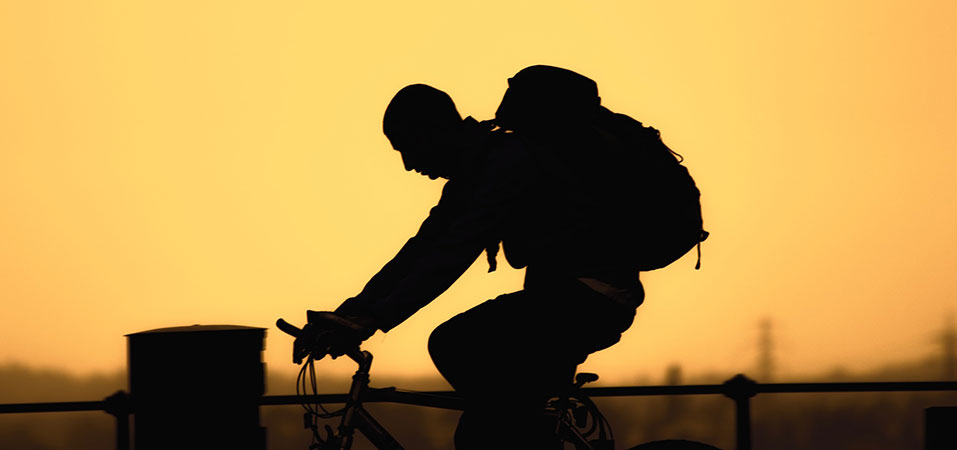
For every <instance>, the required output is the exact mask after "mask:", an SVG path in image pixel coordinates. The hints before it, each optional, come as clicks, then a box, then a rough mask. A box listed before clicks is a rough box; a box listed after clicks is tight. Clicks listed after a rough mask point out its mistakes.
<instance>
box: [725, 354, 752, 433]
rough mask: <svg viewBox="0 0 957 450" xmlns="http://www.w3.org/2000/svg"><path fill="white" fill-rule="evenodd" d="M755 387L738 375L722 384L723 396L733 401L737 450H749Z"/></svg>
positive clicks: (750, 380)
mask: <svg viewBox="0 0 957 450" xmlns="http://www.w3.org/2000/svg"><path fill="white" fill-rule="evenodd" d="M757 386H758V384H757V383H756V382H755V381H754V380H752V379H750V378H748V377H746V376H744V374H740V373H739V374H737V375H735V376H734V377H732V378H731V379H730V380H728V381H725V382H724V395H725V396H726V397H728V398H730V399H732V400H734V407H735V408H734V409H735V432H736V435H737V441H738V450H751V397H754V396H755V395H757V393H758V392H757Z"/></svg>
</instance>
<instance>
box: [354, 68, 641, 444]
mask: <svg viewBox="0 0 957 450" xmlns="http://www.w3.org/2000/svg"><path fill="white" fill-rule="evenodd" d="M492 128H493V126H492V125H491V124H489V123H480V122H478V121H476V120H474V119H472V118H471V117H468V118H465V119H462V117H461V115H460V114H459V113H458V111H457V109H456V107H455V104H454V103H453V101H452V99H451V98H450V97H449V96H448V95H447V94H446V93H444V92H442V91H440V90H438V89H435V88H433V87H430V86H426V85H422V84H415V85H410V86H407V87H405V88H403V89H402V90H400V91H399V92H398V93H397V94H396V95H395V97H394V98H393V99H392V101H391V103H390V104H389V106H388V108H387V109H386V112H385V116H384V119H383V131H384V132H385V134H386V136H387V137H388V139H389V141H390V142H391V144H392V146H393V148H395V149H396V150H397V151H399V153H400V154H401V156H402V161H403V163H404V165H405V169H406V170H408V171H415V172H418V173H420V174H422V175H425V176H428V177H429V178H431V179H436V178H444V179H447V180H448V181H447V182H446V184H445V186H444V188H443V190H442V196H441V198H440V200H439V202H438V204H437V205H436V206H435V207H434V208H432V210H431V211H430V213H429V216H428V218H426V219H425V221H424V222H423V223H422V226H421V228H420V229H419V230H418V232H417V233H416V235H415V236H413V237H412V238H411V239H409V241H408V242H407V243H406V244H405V245H404V246H403V247H402V249H401V250H400V251H399V252H398V254H396V256H395V257H394V258H392V260H391V261H389V262H388V263H387V264H386V265H385V266H384V267H383V268H382V269H381V270H380V271H379V272H378V273H377V274H376V275H375V276H373V277H372V279H371V280H370V281H369V282H368V284H366V286H365V288H364V289H363V290H362V292H360V293H359V294H358V295H356V296H355V297H353V298H350V299H348V300H346V301H345V302H344V303H343V304H342V305H341V306H340V307H339V308H338V309H337V310H336V311H335V312H336V313H337V314H338V315H339V316H341V317H342V318H343V319H344V320H346V321H348V322H350V323H351V324H353V325H354V326H353V328H354V329H359V330H360V332H359V333H358V337H356V340H358V341H361V340H364V339H365V338H368V337H369V336H370V335H371V334H372V333H374V332H375V330H377V329H378V330H382V331H384V332H386V331H389V330H390V329H392V328H393V327H395V326H396V325H398V324H399V323H401V322H402V321H404V320H405V319H407V318H408V317H410V316H411V315H412V314H414V313H415V312H416V311H417V310H419V309H420V308H422V307H423V306H425V305H426V304H428V303H429V302H431V301H432V300H433V299H435V298H436V297H438V296H439V295H440V294H441V293H442V292H444V291H445V290H446V289H448V287H449V286H451V285H452V284H453V283H454V282H455V280H456V279H458V278H459V276H461V275H462V273H464V272H465V270H466V269H468V267H469V266H471V264H472V263H473V262H474V261H475V260H476V258H477V257H478V256H480V255H481V253H482V251H483V250H486V251H487V252H488V259H489V263H490V271H491V270H494V257H495V254H496V251H497V249H498V246H499V243H500V242H501V243H502V244H503V246H504V250H505V256H506V259H507V260H508V261H509V264H510V265H512V266H513V267H515V268H522V267H525V268H526V276H525V283H524V289H523V290H520V291H518V292H514V293H510V294H504V295H501V296H499V297H497V298H495V299H493V300H488V301H486V302H485V303H482V304H480V305H478V306H476V307H475V308H472V309H470V310H468V311H466V312H463V313H461V314H459V315H457V316H455V317H453V318H452V319H450V320H448V321H447V322H445V323H443V324H442V325H440V326H439V327H438V328H436V329H435V331H433V333H432V335H431V337H430V338H429V352H430V354H431V356H432V359H433V361H434V362H435V365H436V367H437V368H438V370H439V372H440V373H441V374H442V375H443V376H444V377H445V378H446V379H447V380H448V382H449V383H450V384H451V385H452V386H453V387H454V388H455V390H456V391H458V392H460V393H462V394H463V395H464V396H465V397H466V404H467V407H466V410H465V412H464V413H463V414H462V417H461V419H460V422H459V426H458V428H457V430H456V434H455V446H456V448H457V449H458V450H468V449H473V448H474V449H478V448H482V449H490V448H495V449H509V448H516V449H518V448H522V449H527V448H542V447H545V446H547V445H548V439H549V432H548V430H546V429H545V426H544V417H543V414H542V412H543V406H544V401H545V400H546V399H547V397H548V396H549V395H551V394H554V393H555V392H557V391H558V390H559V389H561V388H562V387H564V386H566V385H569V384H570V383H571V378H572V376H573V374H574V371H575V367H576V366H577V365H578V364H580V363H582V362H583V361H584V360H585V358H586V357H587V355H588V354H590V353H592V352H595V351H598V350H601V349H603V348H607V347H609V346H611V345H613V344H615V343H616V342H618V340H619V339H620V337H621V333H622V332H623V331H625V330H626V329H627V328H628V327H629V326H630V325H631V323H632V321H633V319H634V314H635V308H636V307H637V306H638V305H639V304H641V302H642V300H643V298H644V292H643V290H642V288H641V285H640V283H639V282H638V277H637V272H636V271H634V270H631V269H629V268H626V267H607V266H604V267H600V268H599V267H594V265H592V267H589V265H590V264H589V262H588V261H584V262H583V259H582V258H580V257H579V255H577V254H576V251H575V250H574V249H575V248H576V246H575V243H576V242H577V240H578V238H579V236H577V233H578V231H579V230H582V229H586V228H587V227H582V226H580V225H581V224H580V223H578V222H576V220H580V219H576V218H580V217H583V215H582V214H580V211H583V210H584V209H582V208H587V206H588V205H582V204H580V202H578V203H576V200H575V199H576V198H577V196H575V195H573V193H568V192H567V189H560V188H558V187H557V185H556V183H553V182H551V181H550V180H549V177H548V176H546V175H545V173H544V172H543V171H542V170H541V168H540V166H541V164H540V160H539V159H538V158H536V156H535V152H534V151H532V149H531V148H530V145H528V144H527V142H528V141H526V140H523V139H522V137H521V136H520V135H519V133H511V132H508V133H506V132H504V131H501V130H493V129H492ZM570 211H572V212H574V213H569V212H570Z"/></svg>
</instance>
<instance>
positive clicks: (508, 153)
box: [368, 139, 530, 331]
mask: <svg viewBox="0 0 957 450" xmlns="http://www.w3.org/2000/svg"><path fill="white" fill-rule="evenodd" d="M529 168H530V165H529V159H528V154H527V153H526V151H525V149H524V148H523V147H521V146H520V145H518V143H517V141H514V140H512V139H509V141H507V143H506V145H505V146H503V147H497V148H493V149H491V150H490V154H489V156H488V159H487V160H486V161H485V164H484V165H483V168H482V169H480V170H479V172H478V178H477V179H476V184H475V185H474V186H475V187H474V188H473V189H472V190H471V193H472V194H471V195H470V196H469V197H468V198H467V199H466V201H465V202H464V203H463V204H462V207H461V208H459V209H458V211H457V212H458V214H457V215H456V217H455V218H454V220H453V221H452V222H451V223H450V224H449V225H448V226H447V227H446V228H444V229H443V230H441V233H440V234H439V235H437V236H436V237H435V238H434V240H432V241H431V242H430V243H429V245H428V246H423V247H422V248H421V249H420V250H419V251H420V252H421V253H420V255H419V257H418V258H417V259H416V260H415V262H414V263H413V264H412V265H411V266H410V270H408V271H407V272H406V273H405V274H404V276H403V277H402V278H401V279H399V280H397V283H396V284H395V285H394V287H392V289H391V291H390V292H389V294H388V295H387V296H384V297H382V298H381V300H379V301H377V302H375V303H374V304H372V305H370V306H371V308H370V309H369V310H368V311H369V313H371V314H372V315H373V316H374V317H375V319H376V322H377V324H378V327H379V329H381V330H383V331H388V330H390V329H392V328H393V327H395V326H396V325H398V324H399V323H401V322H403V321H404V320H406V319H407V318H409V317H410V316H411V315H412V314H414V313H415V312H416V311H418V310H419V309H421V308H422V307H423V306H425V305H427V304H429V303H430V302H431V301H432V300H434V299H435V298H436V297H438V296H439V295H441V294H442V293H443V292H445V291H446V290H447V289H448V288H449V287H450V286H451V285H452V284H453V283H454V282H455V281H456V280H457V279H458V278H459V277H460V276H461V275H462V274H463V273H464V272H465V271H466V270H467V269H468V268H469V266H471V265H472V263H473V262H474V261H475V259H476V258H478V256H479V255H480V254H481V253H482V251H483V250H484V249H485V248H486V246H487V245H488V243H489V242H490V241H492V240H493V239H496V238H498V237H499V233H500V230H501V225H502V223H503V222H504V221H505V220H506V219H507V217H508V216H509V215H510V214H511V213H512V210H513V208H514V205H515V201H516V199H518V198H519V197H520V196H521V195H522V193H523V192H524V191H525V190H526V189H527V186H528V183H529V182H530V180H529V179H528V176H529V173H530V170H529Z"/></svg>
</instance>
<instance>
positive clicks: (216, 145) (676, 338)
mask: <svg viewBox="0 0 957 450" xmlns="http://www.w3.org/2000/svg"><path fill="white" fill-rule="evenodd" d="M954 23H957V6H955V4H954V3H953V2H939V1H930V0H921V1H913V2H907V3H906V5H905V4H904V2H877V1H866V2H864V1H859V2H831V1H808V2H770V3H769V2H762V1H741V2H733V4H725V3H723V2H704V1H701V2H644V1H624V2H589V3H587V4H586V3H585V2H571V1H548V2H544V1H543V2H532V1H528V2H511V1H509V2H441V1H434V2H380V4H370V3H368V2H325V1H319V0H302V1H273V2H263V3H258V2H235V1H228V2H227V1H220V2H215V1H208V2H206V1H204V2H186V1H171V2H161V3H157V2H126V1H119V0H118V1H99V0H94V1H89V2H80V3H77V2H54V1H41V0H36V1H30V2H23V1H17V0H0V301H2V305H3V314H2V315H0V362H3V361H21V362H24V363H27V364H31V365H39V366H45V367H61V368H68V369H71V370H74V371H77V372H81V373H88V372H91V371H105V370H114V369H117V368H120V367H123V365H124V364H125V338H124V337H123V335H124V334H127V333H132V332H137V331H142V330H147V329H151V328H158V327H165V326H177V325H188V324H193V323H203V324H213V323H229V324H239V325H250V326H262V327H271V325H272V323H273V322H274V320H275V319H276V318H277V317H280V316H281V317H285V318H287V319H289V320H291V321H294V322H301V321H302V320H304V314H303V311H304V310H305V309H330V308H334V307H335V306H337V305H338V303H339V302H340V301H341V300H342V299H344V298H346V297H348V296H351V295H353V294H355V293H356V292H357V291H358V290H359V289H360V288H361V287H362V285H363V284H364V282H365V281H366V280H367V279H368V277H369V276H371V275H372V274H373V273H374V272H375V271H376V270H377V269H378V268H379V267H380V266H381V265H382V264H383V263H384V262H386V261H387V260H388V258H389V257H390V256H391V255H392V254H394V252H395V251H396V250H397V249H398V248H399V247H400V246H401V245H402V243H403V242H404V241H405V239H406V238H408V236H410V235H411V234H412V233H414V231H415V230H416V229H417V227H418V225H419V223H420V222H421V220H422V218H424V217H425V215H426V213H427V211H428V209H429V207H430V206H432V205H433V204H434V202H435V201H436V200H437V198H438V194H439V191H440V189H441V183H440V182H430V181H429V180H427V179H426V178H424V177H420V176H417V175H414V174H410V173H406V172H404V171H403V170H402V165H401V162H400V160H399V157H398V154H396V153H395V152H394V151H392V150H391V148H390V147H389V145H388V142H387V140H386V139H385V138H384V137H383V136H382V135H381V131H380V124H381V115H382V112H383V110H384V108H385V105H386V104H387V103H388V101H389V99H390V98H391V96H392V95H393V94H394V93H395V92H396V91H397V90H398V89H399V88H401V87H402V86H404V85H406V84H410V83H415V82H424V83H429V84H432V85H434V86H436V87H438V88H440V89H443V90H446V91H447V92H449V94H450V95H451V96H452V97H453V98H454V99H455V100H456V102H457V104H458V106H459V110H460V111H461V112H463V113H464V114H471V115H475V116H476V117H478V118H488V117H490V116H491V115H492V113H493V112H494V110H495V107H496V106H497V103H498V101H499V100H500V99H501V96H502V94H503V93H504V90H505V86H506V85H505V80H506V78H507V77H508V76H510V75H512V74H513V73H515V72H516V71H518V70H519V69H521V68H522V67H525V66H527V65H531V64H538V63H545V64H552V65H559V66H564V67H568V68H570V69H574V70H577V71H580V72H582V73H584V74H586V75H588V76H590V77H592V78H593V79H595V80H596V81H597V82H598V84H599V89H600V91H601V95H602V98H603V101H604V102H605V104H606V105H607V106H609V107H610V108H612V109H613V110H616V111H619V112H624V113H627V114H630V115H632V116H633V117H635V118H637V119H639V120H641V121H643V122H645V123H647V124H650V125H653V126H655V127H656V128H659V129H660V130H662V133H663V136H664V138H665V140H666V142H668V143H669V145H670V146H671V147H672V148H674V149H675V150H676V151H678V152H680V153H682V154H683V155H684V156H685V158H686V165H687V166H688V167H689V168H690V169H691V171H692V173H693V174H694V175H695V177H696V179H697V181H698V185H699V187H700V188H701V189H702V191H703V197H702V198H703V205H704V212H705V224H706V228H707V229H708V230H709V231H711V233H712V237H711V238H710V239H709V240H708V241H707V242H706V243H705V244H704V248H703V252H704V256H703V262H702V269H701V270H700V271H698V272H696V271H694V270H693V265H694V260H693V256H689V257H688V258H686V259H684V260H682V261H679V262H678V263H676V264H675V265H674V266H673V267H670V268H667V269H665V270H662V271H658V272H654V273H651V274H647V275H645V276H644V278H643V279H644V280H645V284H646V288H647V291H648V297H647V301H646V303H645V305H643V306H642V307H641V308H640V309H639V316H638V319H637V322H636V325H635V327H634V328H633V329H632V330H631V331H629V333H627V334H626V336H625V338H624V339H623V341H622V343H621V344H620V345H618V346H616V347H614V348H613V349H610V350H607V351H605V352H603V353H602V354H599V355H596V356H594V357H593V358H591V359H590V360H589V362H588V363H587V368H588V369H589V370H594V371H598V372H599V373H601V374H602V376H603V379H607V380H612V381H614V380H628V379H630V378H631V377H633V376H635V375H637V374H643V373H647V374H654V375H655V376H658V375H659V374H661V373H663V372H664V368H665V367H666V366H667V365H669V364H671V363H681V364H683V365H684V366H685V368H686V371H687V372H690V373H700V372H702V371H705V370H721V371H750V372H753V361H754V359H755V353H756V348H755V347H756V345H755V343H756V340H757V334H758V321H759V320H760V319H762V318H764V317H772V318H773V319H774V321H775V324H776V328H775V332H776V335H777V340H778V357H779V362H780V365H781V370H782V371H783V372H784V373H786V374H804V373H810V372H815V371H818V370H827V369H829V368H831V367H833V366H836V365H843V366H844V367H847V368H849V369H851V370H854V369H864V368H870V367H874V366H877V365H880V364H882V363H884V362H887V361H892V360H899V359H904V358H912V357H915V358H916V357H923V356H926V355H928V354H929V353H930V352H932V351H933V350H934V348H933V346H934V342H933V338H934V333H935V332H936V331H938V330H939V329H940V328H942V327H943V325H944V323H945V318H946V317H947V315H948V314H949V312H951V311H953V310H954V309H955V307H957V300H955V299H957V287H955V285H954V283H953V282H952V279H953V277H952V276H951V275H950V273H949V272H950V271H951V270H952V269H953V268H954V267H957V233H955V231H954V230H955V228H957V227H955V225H957V201H955V192H957V178H955V177H953V176H952V175H951V172H952V171H954V170H955V169H957V155H955V153H954V149H955V148H957V145H955V143H957V139H955V132H954V126H953V123H954V120H955V119H957V86H955V83H954V81H953V80H955V79H957V62H955V57H954V55H957V31H955V29H954V27H953V24H954ZM500 267H501V269H500V270H499V272H497V273H495V274H493V275H487V274H485V266H484V262H482V261H479V263H478V264H476V265H475V266H474V267H473V268H472V269H471V270H470V271H469V272H468V273H467V274H466V276H465V277H463V279H462V280H460V282H459V283H458V284H457V285H456V286H454V287H453V288H452V289H451V290H450V291H449V292H448V293H446V294H445V295H443V296H442V297H440V298H439V299H438V300H437V301H436V302H435V303H433V304H432V305H430V306H429V307H427V308H426V309H425V310H423V311H422V312H421V313H420V314H419V315H417V316H416V317H414V318H413V319H411V320H409V321H408V322H407V323H405V324H403V325H402V326H400V327H399V328H397V329H395V330H394V331H392V332H390V333H389V334H387V335H383V334H381V333H380V334H378V335H376V336H375V337H373V338H372V339H371V341H370V344H369V349H370V350H372V351H373V352H374V353H376V357H377V363H376V366H377V367H376V370H377V371H379V373H383V372H389V373H394V374H433V373H434V369H433V368H432V366H431V363H430V362H429V360H428V356H427V353H426V351H425V340H426V337H427V336H428V333H429V331H430V330H431V329H432V328H433V327H434V326H435V325H437V324H438V323H440V322H442V321H443V320H445V319H446V318H448V317H450V316H451V315H453V314H455V313H457V312H459V311H462V310H464V309H466V308H467V307H469V306H471V305H474V304H476V303H478V302H480V301H482V300H484V299H486V298H489V297H493V296H495V295H498V294H500V293H504V292H509V291H513V290H516V289H518V288H519V287H520V283H521V276H522V274H521V273H520V272H516V271H511V270H506V267H507V266H506V265H505V264H502V265H500ZM289 348H290V342H289V340H288V339H286V338H285V337H284V336H281V335H280V334H279V333H278V332H276V331H273V330H270V336H269V338H268V344H267V350H266V360H267V362H268V363H269V364H270V367H272V368H288V369H290V370H291V369H293V367H292V365H291V364H290V363H289V362H288V353H289ZM337 364H338V363H337Z"/></svg>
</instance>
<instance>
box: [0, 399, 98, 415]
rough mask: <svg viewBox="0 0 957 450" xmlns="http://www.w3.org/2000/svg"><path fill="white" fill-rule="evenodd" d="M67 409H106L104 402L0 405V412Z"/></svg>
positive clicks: (59, 410) (66, 410)
mask: <svg viewBox="0 0 957 450" xmlns="http://www.w3.org/2000/svg"><path fill="white" fill-rule="evenodd" d="M68 411H106V402H105V401H98V402H55V403H10V404H6V405H0V414H16V413H38V412H68Z"/></svg>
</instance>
